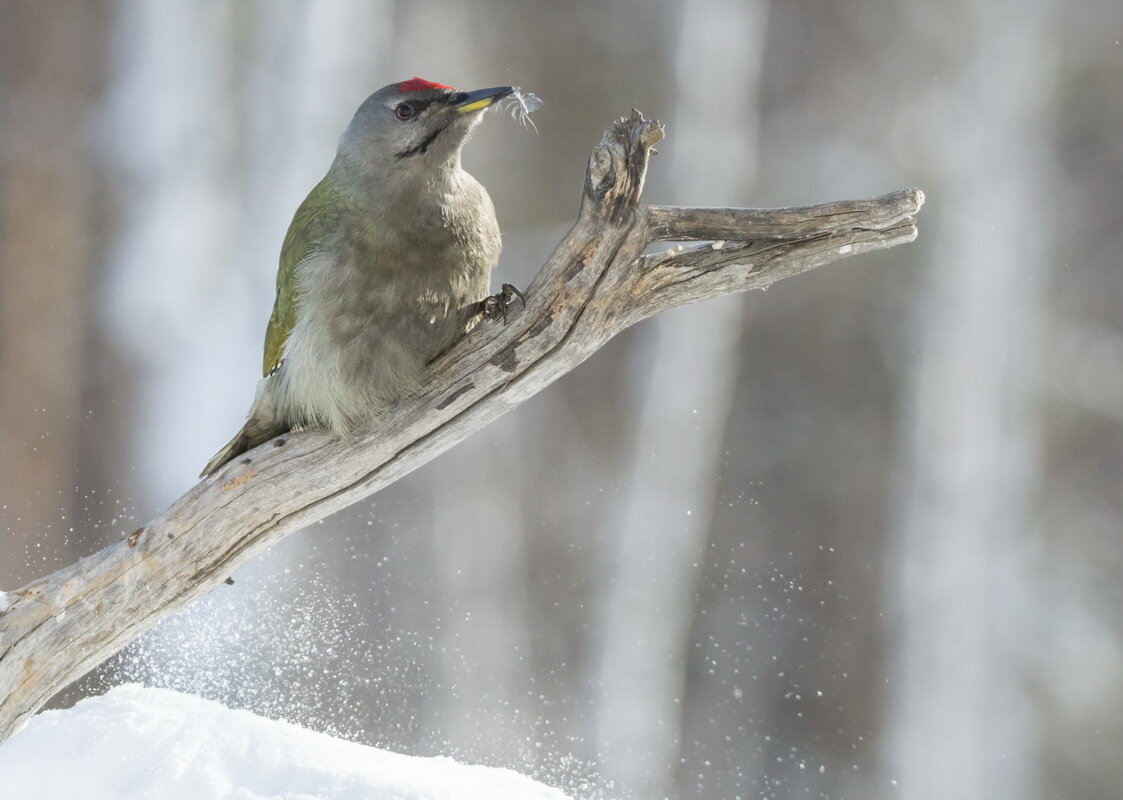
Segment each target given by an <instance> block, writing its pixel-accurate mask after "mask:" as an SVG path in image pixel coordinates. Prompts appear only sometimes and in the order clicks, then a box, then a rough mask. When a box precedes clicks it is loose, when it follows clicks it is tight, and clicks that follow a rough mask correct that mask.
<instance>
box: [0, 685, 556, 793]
mask: <svg viewBox="0 0 1123 800" xmlns="http://www.w3.org/2000/svg"><path fill="white" fill-rule="evenodd" d="M0 796H3V797H4V798H9V797H11V798H15V797H36V798H44V800H69V799H70V798H82V800H142V799H143V800H150V799H151V798H156V797H158V798H162V800H180V799H181V798H182V800H210V799H211V798H224V800H265V799H266V798H268V799H269V800H453V798H455V799H456V800H475V799H476V798H478V799H479V800H484V798H487V800H493V799H494V798H503V800H567V798H566V796H565V795H564V794H563V793H562V792H560V791H558V790H557V789H552V788H550V787H548V786H544V785H542V784H540V783H536V782H534V781H532V780H531V779H530V778H527V777H524V776H522V775H519V774H518V773H516V772H513V771H511V770H506V769H496V768H492V767H480V766H468V765H464V764H458V763H456V762H455V761H452V760H450V759H446V758H417V757H411V756H403V755H398V754H396V753H388V752H385V751H383V750H377V749H375V748H373V747H367V746H365V745H360V744H356V743H354V742H348V741H344V740H342V739H335V738H332V737H331V736H327V735H325V734H322V733H316V732H315V731H310V730H307V729H306V728H301V727H299V726H297V725H293V724H291V723H287V722H277V721H274V720H269V719H265V718H263V717H259V716H256V715H255V714H251V713H250V712H248V711H236V710H232V709H229V708H226V707H225V706H223V705H221V704H219V703H215V702H213V701H210V700H201V699H199V698H197V697H192V696H190V695H185V694H180V693H178V692H173V691H169V690H167V689H149V688H144V687H142V686H137V685H127V686H119V687H117V688H115V689H112V690H111V691H110V692H109V693H107V694H105V695H103V696H101V697H92V698H89V699H87V700H83V701H82V702H80V703H78V704H77V705H75V706H74V707H73V708H70V709H67V710H65V711H45V712H43V713H41V714H39V715H38V716H37V717H35V718H34V719H33V720H31V722H30V723H28V725H27V727H26V728H24V729H23V730H22V731H20V732H19V733H18V734H16V735H15V736H14V737H12V738H11V739H10V740H9V741H8V742H6V743H5V744H3V745H0Z"/></svg>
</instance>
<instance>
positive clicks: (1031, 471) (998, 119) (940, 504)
mask: <svg viewBox="0 0 1123 800" xmlns="http://www.w3.org/2000/svg"><path fill="white" fill-rule="evenodd" d="M967 10H969V12H970V13H971V15H972V16H973V17H974V19H973V20H971V22H972V23H973V24H968V25H961V24H958V23H960V22H962V21H961V20H959V21H957V25H956V27H957V29H958V30H960V31H961V32H962V34H963V35H962V36H956V37H954V38H948V39H946V40H945V41H946V42H948V43H953V44H952V45H951V46H952V47H954V48H955V49H954V50H953V51H952V52H951V53H950V54H949V57H948V58H947V63H949V64H952V65H954V66H953V67H952V69H953V70H956V71H955V72H953V73H952V74H950V75H948V77H947V79H946V80H945V81H944V82H943V83H944V84H945V85H943V86H941V87H940V92H939V93H938V94H935V95H934V96H933V102H944V103H948V104H949V108H948V109H947V114H946V115H941V116H940V117H939V118H941V119H945V120H946V121H947V122H946V124H947V127H946V128H945V129H944V130H942V131H940V134H941V135H940V136H939V137H936V136H933V137H932V139H931V142H932V143H933V146H934V147H935V148H937V149H936V152H937V154H938V161H937V163H936V164H934V165H933V168H934V171H933V176H934V177H933V183H936V184H937V186H936V188H935V191H934V192H933V194H935V195H936V196H939V197H941V198H942V201H943V202H942V204H941V205H942V213H941V215H940V217H939V219H938V224H939V226H940V230H939V231H938V232H936V234H935V235H934V236H933V237H932V239H933V240H934V241H936V242H937V244H936V245H934V246H933V247H931V248H929V250H928V252H929V253H930V254H931V259H932V260H931V262H930V264H929V265H928V268H927V276H926V280H927V287H926V288H925V289H924V290H922V291H920V292H919V293H918V294H917V297H918V302H917V305H916V307H915V314H916V326H917V338H918V344H917V347H916V360H915V364H914V369H915V372H914V374H913V386H912V398H911V407H910V408H909V409H908V412H907V413H906V414H905V424H906V426H907V428H906V434H907V450H906V451H905V452H903V453H902V454H901V457H902V461H901V464H900V469H899V473H900V475H901V476H902V477H901V481H902V483H901V487H900V491H899V492H898V493H897V496H898V497H899V498H900V500H899V502H900V504H901V505H900V507H899V508H898V509H897V511H898V514H897V518H898V524H897V526H898V533H897V535H898V541H897V545H896V548H895V550H894V551H893V552H892V560H891V561H890V563H889V565H888V569H889V574H890V575H891V576H893V578H894V581H893V582H892V584H891V586H892V589H891V591H892V596H891V597H890V598H889V601H888V602H887V604H886V607H887V608H890V609H893V610H894V611H895V612H896V617H895V620H894V621H895V624H896V629H895V630H894V631H893V634H894V636H895V641H894V642H893V646H894V649H895V662H896V663H895V678H894V680H893V683H892V689H891V691H892V693H891V707H890V712H889V720H890V721H889V724H888V727H887V729H886V731H885V732H884V737H885V739H884V742H885V747H886V749H887V755H888V758H887V760H886V763H887V768H888V773H889V775H890V776H891V777H893V778H896V779H898V780H899V781H900V784H901V787H902V789H901V791H902V796H907V797H909V798H912V800H924V799H925V798H932V799H933V800H935V799H936V798H940V800H944V799H945V798H949V797H986V798H988V800H1001V798H1011V800H1013V799H1014V798H1017V799H1018V800H1026V798H1032V797H1035V796H1037V793H1036V791H1035V787H1036V785H1037V775H1036V771H1035V770H1036V763H1037V756H1038V754H1037V744H1038V742H1037V737H1038V733H1039V731H1038V721H1037V719H1036V717H1035V712H1034V704H1033V701H1032V699H1031V697H1030V685H1029V682H1030V680H1031V678H1032V676H1031V675H1029V674H1027V673H1028V670H1029V669H1030V667H1031V664H1032V663H1033V659H1034V658H1035V653H1034V651H1035V646H1034V639H1035V631H1034V624H1033V617H1032V614H1027V609H1031V608H1032V607H1033V605H1034V599H1033V594H1034V590H1033V587H1032V585H1031V584H1030V580H1031V574H1030V571H1029V570H1030V564H1029V563H1028V562H1029V556H1030V554H1031V553H1032V551H1033V548H1034V547H1035V536H1036V534H1037V532H1038V531H1037V528H1036V524H1035V518H1036V511H1037V509H1036V507H1035V505H1036V503H1035V493H1036V491H1037V489H1038V485H1039V482H1040V477H1041V476H1040V457H1041V453H1040V450H1041V447H1042V442H1041V433H1042V431H1041V419H1040V409H1039V407H1038V405H1039V402H1040V395H1039V390H1040V386H1039V383H1040V375H1039V370H1040V363H1039V360H1040V353H1041V351H1042V348H1043V345H1044V334H1043V319H1042V318H1043V316H1044V313H1045V312H1044V304H1045V297H1046V288H1047V285H1048V282H1049V280H1050V273H1049V264H1050V246H1051V243H1052V238H1051V236H1050V232H1049V225H1050V223H1051V222H1052V221H1053V220H1052V219H1047V218H1046V216H1045V214H1043V213H1042V210H1043V208H1044V205H1043V204H1044V203H1046V202H1048V198H1049V196H1050V189H1049V185H1050V181H1049V177H1048V172H1049V169H1050V167H1049V163H1050V162H1049V158H1048V156H1047V140H1048V137H1049V135H1050V126H1049V124H1048V122H1047V120H1048V115H1049V106H1050V104H1051V103H1052V102H1053V99H1052V97H1051V96H1050V87H1051V86H1052V83H1051V81H1050V79H1049V71H1050V63H1051V62H1050V60H1049V57H1048V56H1049V47H1048V37H1049V31H1050V28H1051V25H1052V22H1053V13H1052V12H1053V8H1052V4H1051V3H1049V2H1046V1H1045V0H1038V1H1037V2H1031V3H1028V4H1027V3H1013V2H1002V3H988V2H975V3H972V4H970V6H969V8H968V9H967ZM952 98H954V100H952ZM971 109H976V110H977V109H984V110H985V111H984V112H983V113H982V114H971V113H962V111H963V110H971ZM941 180H942V181H943V184H942V185H939V183H940V181H941Z"/></svg>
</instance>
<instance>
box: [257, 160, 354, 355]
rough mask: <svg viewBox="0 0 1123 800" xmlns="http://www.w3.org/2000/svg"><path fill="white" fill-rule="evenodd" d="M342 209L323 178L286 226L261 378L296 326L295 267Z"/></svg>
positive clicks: (336, 221)
mask: <svg viewBox="0 0 1123 800" xmlns="http://www.w3.org/2000/svg"><path fill="white" fill-rule="evenodd" d="M342 207H343V204H342V202H341V200H340V197H339V194H338V192H337V191H336V190H335V189H333V188H332V187H331V186H330V185H329V184H328V180H327V178H324V179H323V180H322V181H320V182H319V183H318V184H316V187H315V188H314V189H313V190H312V191H311V192H309V193H308V197H306V198H304V202H303V203H301V204H300V207H299V208H298V209H297V210H296V214H295V215H294V216H293V218H292V222H291V223H290V224H289V229H288V232H287V233H286V234H285V242H284V244H283V245H282V246H281V263H280V266H279V267H278V269H277V297H276V300H274V302H273V313H272V314H270V315H269V324H268V326H267V327H266V329H265V353H264V357H263V359H262V374H263V375H268V374H269V373H270V372H272V371H273V370H274V369H276V368H277V365H278V364H280V363H281V358H282V357H283V356H284V352H285V342H287V341H288V338H289V334H291V333H292V329H293V326H294V325H295V324H296V306H297V292H296V270H297V267H298V266H299V264H300V262H302V261H303V260H304V259H306V258H307V257H308V256H309V255H310V254H312V253H313V252H315V250H316V248H317V247H318V246H319V245H320V243H321V242H322V241H323V240H324V238H325V237H327V236H328V235H329V234H331V233H332V232H333V231H334V230H336V229H337V228H338V226H339V218H340V214H341V209H342Z"/></svg>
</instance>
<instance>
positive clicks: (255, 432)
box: [199, 416, 289, 478]
mask: <svg viewBox="0 0 1123 800" xmlns="http://www.w3.org/2000/svg"><path fill="white" fill-rule="evenodd" d="M288 431H289V427H288V426H287V425H278V424H277V423H263V422H262V421H261V420H259V419H258V418H257V417H254V416H251V417H250V418H249V419H248V420H246V424H245V425H243V426H242V429H241V430H240V431H238V433H236V434H235V435H234V438H233V439H231V440H230V441H229V442H227V443H226V445H225V446H224V447H223V448H222V449H221V450H219V451H218V452H217V453H215V454H214V457H212V458H211V460H210V461H208V462H207V465H206V466H205V467H203V471H202V472H200V473H199V477H200V478H205V477H207V476H208V475H211V474H213V473H214V472H216V471H217V470H218V468H219V467H221V466H222V465H223V464H225V463H226V462H228V461H233V460H234V459H235V458H237V457H238V456H240V455H241V454H242V453H245V452H247V451H249V450H253V449H254V448H255V447H257V446H258V445H259V444H264V443H265V442H267V441H269V440H270V439H272V438H273V437H274V436H280V435H281V434H282V433H287V432H288Z"/></svg>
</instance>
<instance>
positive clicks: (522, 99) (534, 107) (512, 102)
mask: <svg viewBox="0 0 1123 800" xmlns="http://www.w3.org/2000/svg"><path fill="white" fill-rule="evenodd" d="M503 103H504V104H505V106H506V109H505V110H507V111H510V112H511V117H512V118H513V119H517V120H518V121H519V122H521V123H522V124H523V125H524V126H526V125H529V126H530V127H532V128H534V132H535V133H537V132H538V126H537V125H535V124H534V120H532V119H531V118H530V115H531V114H533V113H534V112H535V111H538V110H539V109H540V108H542V106H543V105H545V103H543V102H542V101H541V100H540V99H539V97H538V95H536V94H534V93H533V92H526V93H523V90H522V89H521V88H520V87H518V86H515V87H514V91H513V92H512V93H511V94H510V95H509V96H508V97H507V98H506V99H505V100H504V101H503Z"/></svg>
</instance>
